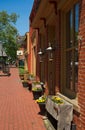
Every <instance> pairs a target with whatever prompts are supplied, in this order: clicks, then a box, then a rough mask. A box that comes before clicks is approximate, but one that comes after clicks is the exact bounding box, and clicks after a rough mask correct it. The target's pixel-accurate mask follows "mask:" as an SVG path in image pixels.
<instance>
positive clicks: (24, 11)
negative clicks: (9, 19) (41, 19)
mask: <svg viewBox="0 0 85 130" xmlns="http://www.w3.org/2000/svg"><path fill="white" fill-rule="evenodd" d="M33 2H34V0H2V1H1V2H0V12H1V11H3V10H4V11H7V13H8V14H11V13H16V14H17V15H19V18H18V19H17V22H16V25H15V27H16V28H17V30H18V32H19V35H21V36H23V35H25V33H26V32H29V16H30V12H31V9H32V5H33Z"/></svg>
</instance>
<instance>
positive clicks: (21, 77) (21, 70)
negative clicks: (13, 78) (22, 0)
mask: <svg viewBox="0 0 85 130" xmlns="http://www.w3.org/2000/svg"><path fill="white" fill-rule="evenodd" d="M19 76H20V79H21V80H24V66H19Z"/></svg>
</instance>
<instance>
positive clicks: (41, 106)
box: [38, 102, 46, 115]
mask: <svg viewBox="0 0 85 130" xmlns="http://www.w3.org/2000/svg"><path fill="white" fill-rule="evenodd" d="M38 105H39V108H40V112H39V114H41V115H45V114H46V109H45V102H44V103H38Z"/></svg>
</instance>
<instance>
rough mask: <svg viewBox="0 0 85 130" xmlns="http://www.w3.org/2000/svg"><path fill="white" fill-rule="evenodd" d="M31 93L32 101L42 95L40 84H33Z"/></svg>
mask: <svg viewBox="0 0 85 130" xmlns="http://www.w3.org/2000/svg"><path fill="white" fill-rule="evenodd" d="M32 92H33V96H34V99H38V98H39V97H40V96H41V95H42V87H41V85H40V84H35V85H34V86H32Z"/></svg>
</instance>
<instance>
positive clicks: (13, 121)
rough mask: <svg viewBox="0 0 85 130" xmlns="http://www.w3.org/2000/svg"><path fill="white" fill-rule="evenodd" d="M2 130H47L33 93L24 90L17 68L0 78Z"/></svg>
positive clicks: (0, 119)
mask: <svg viewBox="0 0 85 130" xmlns="http://www.w3.org/2000/svg"><path fill="white" fill-rule="evenodd" d="M0 130H46V127H45V124H44V121H43V119H42V115H40V114H39V107H38V104H37V103H36V102H35V100H33V96H32V93H31V92H29V91H28V90H27V89H26V88H23V86H22V83H21V80H20V78H19V75H18V69H17V68H11V76H0Z"/></svg>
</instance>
